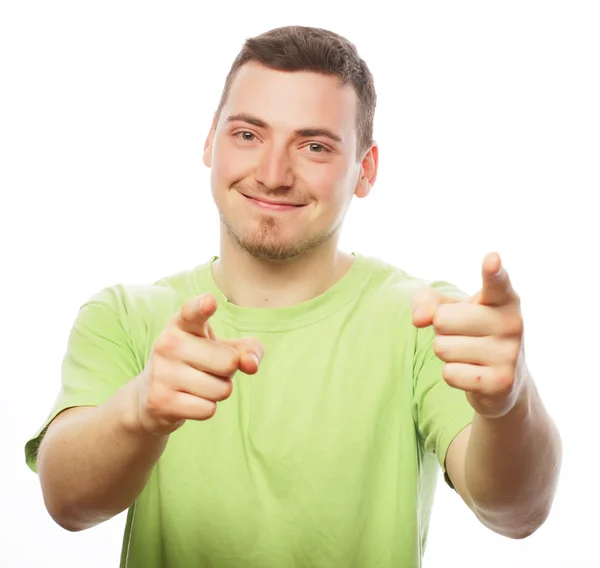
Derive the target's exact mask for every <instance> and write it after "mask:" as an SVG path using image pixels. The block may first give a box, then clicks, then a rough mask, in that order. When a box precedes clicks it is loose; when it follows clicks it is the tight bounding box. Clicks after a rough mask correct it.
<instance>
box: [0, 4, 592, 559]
mask: <svg viewBox="0 0 600 568" xmlns="http://www.w3.org/2000/svg"><path fill="white" fill-rule="evenodd" d="M288 24H304V25H315V26H320V27H327V28H330V29H333V30H334V31H337V32H338V33H341V34H343V35H346V36H347V37H348V38H349V39H351V40H352V41H353V42H354V43H355V44H356V45H357V47H358V48H359V51H360V53H361V55H362V56H363V58H364V59H365V60H366V61H367V62H368V64H369V66H370V68H371V69H372V72H373V74H374V76H375V81H376V87H377V90H378V96H379V105H378V111H377V112H378V114H377V119H376V124H375V135H376V139H377V141H378V142H379V144H380V153H381V154H380V155H381V164H380V173H379V177H378V180H377V183H376V186H375V189H374V191H373V193H372V194H371V196H369V197H368V198H367V199H365V200H356V201H355V203H354V204H353V205H352V207H351V209H350V212H349V215H348V217H347V221H346V225H345V230H344V234H343V238H342V243H341V245H342V248H343V249H345V250H347V251H350V250H357V251H360V252H362V253H364V254H372V255H375V256H378V257H380V258H383V259H385V260H386V261H388V262H390V263H394V264H396V265H398V266H401V267H402V268H404V269H405V270H407V271H409V272H411V273H413V274H416V275H419V276H422V277H425V278H443V279H446V280H450V281H452V282H454V283H456V284H457V285H459V286H460V287H462V288H463V289H464V290H465V291H467V292H469V293H474V292H476V291H477V289H478V287H479V285H480V265H481V261H482V259H483V257H484V255H485V254H486V253H487V252H488V251H492V250H497V251H499V252H500V254H501V256H502V258H503V260H504V262H505V265H506V266H507V268H508V270H509V274H510V275H511V277H512V280H513V283H514V285H515V287H516V288H517V291H518V292H519V293H520V295H521V297H522V301H523V310H524V316H525V324H526V343H527V354H528V360H529V364H530V367H531V370H532V371H533V373H534V376H535V378H536V380H537V383H538V385H539V389H540V391H541V393H542V395H543V397H544V400H545V402H546V404H547V407H548V408H549V410H550V411H551V413H552V415H553V416H554V418H555V420H556V422H557V424H558V426H559V428H560V430H561V432H562V436H563V441H564V467H563V471H562V476H561V481H560V487H559V491H558V495H557V497H556V501H555V506H554V509H553V511H552V515H551V517H550V519H549V520H548V521H547V523H546V524H545V525H544V526H543V527H542V528H541V529H540V530H539V531H538V532H537V533H536V534H535V535H533V536H532V537H530V538H529V539H526V540H523V541H511V540H507V539H504V538H502V537H499V536H497V535H494V534H493V533H491V532H490V531H489V530H487V529H485V528H484V527H483V526H480V525H479V524H478V522H477V521H476V520H475V519H474V518H473V517H472V515H471V514H470V512H469V511H468V510H467V508H466V506H464V505H463V504H462V502H460V500H459V498H458V497H457V496H456V495H455V494H454V493H452V492H451V491H450V490H449V489H448V488H447V487H446V486H445V485H444V484H443V483H440V485H439V490H438V496H437V501H436V503H435V507H434V513H433V519H432V526H431V530H430V538H429V546H428V550H427V552H426V556H425V567H426V568H428V567H434V568H435V567H439V566H455V565H456V566H461V567H462V568H475V567H477V568H480V567H481V566H485V567H486V568H495V567H505V566H515V567H538V566H539V567H545V568H550V567H560V568H564V567H565V566H573V567H577V568H584V567H591V566H600V550H599V546H598V534H599V531H600V520H599V518H598V511H599V510H600V489H599V487H598V477H599V476H600V459H599V453H598V448H597V445H596V442H597V440H598V435H599V433H600V428H599V427H598V420H597V418H598V414H599V409H598V396H599V395H600V387H599V382H598V381H599V378H600V377H599V375H600V373H599V370H598V369H599V365H598V363H599V361H598V346H599V339H600V335H599V333H598V327H599V321H600V310H599V307H598V306H599V301H598V297H599V294H598V284H599V282H600V280H599V276H600V274H599V270H598V258H599V257H598V245H599V244H600V230H599V228H598V226H599V223H598V196H599V195H600V165H599V162H600V111H599V109H600V102H599V101H600V79H599V77H600V55H599V54H600V40H599V38H600V34H599V33H598V30H599V29H600V18H599V15H598V8H597V3H596V2H593V1H589V2H578V1H571V2H553V1H545V2H532V1H519V2H516V1H512V0H511V1H504V2H494V3H492V2H481V1H479V2H475V1H473V2H457V1H454V2H441V1H439V2H436V1H428V2H411V3H408V2H401V3H397V2H391V0H385V3H384V2H382V1H379V0H372V1H369V2H364V3H353V2H350V1H349V0H346V1H343V2H342V1H336V2H327V1H325V0H321V1H313V2H293V3H287V2H283V1H274V2H267V1H261V0H258V1H254V2H241V1H239V0H234V1H233V2H220V3H207V2H200V1H195V2H192V1H186V2H184V1H172V2H155V1H147V0H146V1H143V2H142V1H141V0H139V1H119V2H117V1H114V0H111V1H106V0H105V1H103V2H90V1H87V2H86V1H83V0H77V1H75V0H73V1H65V0H61V1H54V2H42V1H37V2H33V1H31V2H17V1H16V0H11V1H10V2H9V0H6V1H4V2H3V3H2V8H1V12H0V57H1V67H0V81H1V89H0V98H1V101H0V103H1V104H0V113H1V114H0V137H1V138H0V140H1V146H0V175H1V179H0V184H1V185H0V191H1V200H0V212H1V213H0V214H1V219H0V221H1V228H0V230H1V232H2V233H1V240H0V246H1V247H2V251H1V254H2V264H1V265H0V270H1V271H2V277H1V278H0V285H1V286H2V294H1V296H0V298H1V301H2V312H1V314H2V327H1V331H0V333H1V334H2V341H1V343H0V345H1V357H2V359H1V361H2V367H1V377H0V380H1V382H2V391H1V392H2V395H1V396H2V398H1V399H0V404H1V407H0V420H1V428H0V445H1V448H2V458H1V459H2V467H1V469H0V475H1V476H2V480H1V484H0V565H1V566H3V567H4V566H6V567H13V566H17V567H21V566H24V567H25V566H43V567H57V568H58V567H60V568H70V567H72V568H75V567H77V568H80V567H82V566H86V567H88V568H94V567H102V568H105V567H107V566H116V565H117V563H118V558H119V552H120V546H121V535H122V530H123V527H124V516H123V515H121V516H120V517H118V518H116V519H113V520H112V521H110V522H107V523H105V524H104V525H102V526H99V527H97V528H95V529H92V530H89V531H86V532H83V533H77V534H71V533H68V532H66V531H63V530H62V529H60V528H59V527H58V526H57V525H55V524H54V523H53V522H52V521H51V520H50V518H49V517H48V515H47V513H46V511H45V509H44V505H43V501H42V497H41V492H40V489H39V484H38V480H37V477H36V476H35V475H34V474H32V473H31V472H30V471H29V470H28V469H27V468H26V465H25V461H24V451H23V446H24V443H25V441H26V440H27V438H28V437H29V436H30V435H31V434H33V433H34V432H35V430H36V429H37V427H38V426H39V424H40V423H41V421H42V420H43V419H44V418H45V416H46V414H47V413H48V411H49V410H50V407H51V405H52V403H53V401H54V398H55V396H56V395H57V393H58V388H59V382H60V375H59V367H60V362H61V359H62V356H63V353H64V349H65V343H66V339H67V335H68V333H69V330H70V327H71V324H72V322H73V319H74V318H75V316H76V313H77V309H78V307H79V305H80V304H81V303H82V302H83V301H85V300H86V299H87V298H88V297H89V296H90V295H92V294H93V293H95V292H96V291H97V290H99V289H100V288H102V287H104V286H107V285H110V284H113V283H117V282H124V283H130V282H140V283H148V282H153V281H155V280H157V279H158V278H160V277H162V276H164V275H167V274H171V273H173V272H176V271H179V270H181V269H187V268H190V267H191V266H194V265H195V264H198V263H200V262H203V261H205V260H207V259H208V258H209V256H210V255H212V254H215V253H217V252H218V233H217V228H218V224H217V215H216V210H215V208H214V205H213V203H212V199H211V196H210V192H209V177H208V174H209V171H208V170H207V169H206V168H205V167H204V166H203V165H202V162H201V153H202V145H203V142H204V137H205V135H206V132H207V129H208V127H209V126H210V122H211V118H212V113H213V111H214V109H215V107H216V104H217V102H218V98H219V95H220V92H221V88H222V84H223V80H224V78H225V75H226V73H227V71H228V69H229V66H230V64H231V62H232V60H233V58H234V57H235V55H236V54H237V52H238V50H239V49H240V47H241V45H242V42H243V40H244V39H245V38H246V37H249V36H252V35H255V34H258V33H261V32H263V31H266V30H267V29H270V28H272V27H276V26H280V25H288ZM332 568H333V567H332Z"/></svg>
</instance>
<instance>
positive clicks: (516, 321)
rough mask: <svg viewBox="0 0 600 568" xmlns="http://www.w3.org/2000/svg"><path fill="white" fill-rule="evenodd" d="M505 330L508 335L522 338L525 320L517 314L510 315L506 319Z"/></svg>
mask: <svg viewBox="0 0 600 568" xmlns="http://www.w3.org/2000/svg"><path fill="white" fill-rule="evenodd" d="M503 328H504V330H505V333H506V335H509V336H517V337H520V336H522V335H523V331H524V324H523V318H522V317H521V316H520V315H516V314H511V315H508V316H506V317H505V318H504V321H503Z"/></svg>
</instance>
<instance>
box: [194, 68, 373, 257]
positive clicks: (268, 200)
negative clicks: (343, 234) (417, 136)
mask: <svg viewBox="0 0 600 568" xmlns="http://www.w3.org/2000/svg"><path fill="white" fill-rule="evenodd" d="M357 103H358V99H357V96H356V93H355V91H354V89H353V88H352V87H351V86H344V87H342V86H340V84H339V79H338V78H337V77H334V76H325V75H322V74H318V73H313V72H293V73H290V72H284V71H276V70H273V69H269V68H267V67H264V66H262V65H260V64H257V63H248V64H246V65H244V66H243V67H242V68H241V69H240V70H239V71H238V73H237V75H236V77H235V79H234V81H233V83H232V85H231V89H230V92H229V96H228V98H227V101H226V103H225V105H224V107H223V109H222V112H221V113H220V115H219V117H218V121H217V122H216V124H213V128H212V129H211V132H210V134H209V136H208V139H207V141H206V145H205V153H204V162H205V164H206V165H207V166H208V167H210V168H211V187H212V193H213V197H214V200H215V203H216V205H217V209H218V211H219V215H220V218H221V222H222V224H223V226H224V228H225V229H226V232H225V234H224V235H223V238H229V239H233V240H234V241H235V242H236V243H237V244H238V245H239V246H240V247H241V248H242V249H243V250H244V251H246V252H248V253H250V254H251V255H252V256H254V257H256V258H260V259H268V260H286V259H289V258H293V257H295V256H298V255H300V254H303V253H305V252H307V251H310V250H314V249H315V248H317V247H320V246H323V245H325V244H326V243H331V241H332V239H335V241H336V242H337V237H338V235H339V230H340V228H341V223H342V220H343V218H344V216H345V214H346V211H347V209H348V206H349V204H350V202H351V200H352V196H353V195H357V196H358V197H365V196H366V195H367V194H368V193H369V190H370V187H371V185H372V184H373V183H374V181H375V175H376V169H377V148H376V147H374V148H372V149H371V150H369V151H368V152H367V153H366V155H365V156H364V157H362V156H361V157H360V158H359V159H357V132H356V112H357V106H358V105H357Z"/></svg>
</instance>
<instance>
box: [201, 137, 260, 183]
mask: <svg viewBox="0 0 600 568" xmlns="http://www.w3.org/2000/svg"><path fill="white" fill-rule="evenodd" d="M211 168H212V176H211V177H212V179H213V182H217V184H218V185H222V184H226V185H230V184H231V183H234V182H236V181H238V180H240V179H242V178H244V177H246V176H247V175H248V171H249V170H251V168H252V163H251V160H249V156H248V155H244V153H243V152H236V151H235V149H234V148H231V147H228V146H227V144H226V142H218V143H216V144H215V147H214V151H213V156H212V166H211Z"/></svg>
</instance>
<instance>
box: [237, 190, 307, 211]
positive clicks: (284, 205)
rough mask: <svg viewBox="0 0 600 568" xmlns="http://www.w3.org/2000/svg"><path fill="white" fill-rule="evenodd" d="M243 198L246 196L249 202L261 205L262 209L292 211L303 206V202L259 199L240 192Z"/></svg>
mask: <svg viewBox="0 0 600 568" xmlns="http://www.w3.org/2000/svg"><path fill="white" fill-rule="evenodd" d="M241 195H242V196H243V197H244V198H246V199H247V200H248V201H249V202H250V203H252V204H253V205H256V206H257V207H261V208H263V209H270V210H272V211H292V210H294V209H301V208H302V207H305V205H306V204H304V203H300V204H298V203H289V202H286V201H268V200H266V199H261V198H258V197H251V196H249V195H246V194H244V193H242V194H241Z"/></svg>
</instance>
